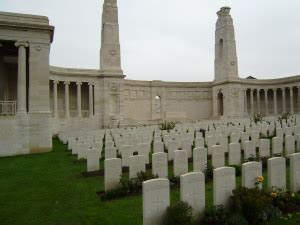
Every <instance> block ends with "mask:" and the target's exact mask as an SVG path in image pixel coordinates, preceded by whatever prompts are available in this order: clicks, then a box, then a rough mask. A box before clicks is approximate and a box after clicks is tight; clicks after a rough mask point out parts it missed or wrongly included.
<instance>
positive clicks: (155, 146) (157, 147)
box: [153, 142, 164, 153]
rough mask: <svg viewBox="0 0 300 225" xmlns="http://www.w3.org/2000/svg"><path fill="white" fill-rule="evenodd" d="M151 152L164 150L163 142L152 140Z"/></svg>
mask: <svg viewBox="0 0 300 225" xmlns="http://www.w3.org/2000/svg"><path fill="white" fill-rule="evenodd" d="M153 152H154V153H158V152H164V143H163V142H154V143H153Z"/></svg>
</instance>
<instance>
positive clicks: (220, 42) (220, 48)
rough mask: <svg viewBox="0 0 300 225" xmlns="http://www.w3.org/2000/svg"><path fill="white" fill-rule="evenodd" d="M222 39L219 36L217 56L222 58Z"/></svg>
mask: <svg viewBox="0 0 300 225" xmlns="http://www.w3.org/2000/svg"><path fill="white" fill-rule="evenodd" d="M223 42H224V41H223V39H222V38H221V39H220V40H219V57H220V58H222V57H223Z"/></svg>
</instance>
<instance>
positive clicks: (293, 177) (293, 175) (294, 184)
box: [290, 153, 300, 193]
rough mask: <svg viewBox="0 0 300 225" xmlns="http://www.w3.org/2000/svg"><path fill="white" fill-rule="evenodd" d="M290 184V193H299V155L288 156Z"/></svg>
mask: <svg viewBox="0 0 300 225" xmlns="http://www.w3.org/2000/svg"><path fill="white" fill-rule="evenodd" d="M290 166H291V167H290V182H291V188H290V189H291V192H292V193H296V192H298V191H300V153H295V154H291V155H290Z"/></svg>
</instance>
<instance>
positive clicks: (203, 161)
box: [193, 148, 207, 172]
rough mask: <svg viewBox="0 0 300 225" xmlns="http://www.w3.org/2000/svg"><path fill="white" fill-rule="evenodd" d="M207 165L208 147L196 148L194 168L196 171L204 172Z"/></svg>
mask: <svg viewBox="0 0 300 225" xmlns="http://www.w3.org/2000/svg"><path fill="white" fill-rule="evenodd" d="M206 167H207V149H206V148H194V151H193V170H194V172H204V171H205V170H206Z"/></svg>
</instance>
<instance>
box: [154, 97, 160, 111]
mask: <svg viewBox="0 0 300 225" xmlns="http://www.w3.org/2000/svg"><path fill="white" fill-rule="evenodd" d="M154 105H155V112H156V113H159V114H160V112H161V97H160V96H159V95H156V96H155V98H154Z"/></svg>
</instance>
